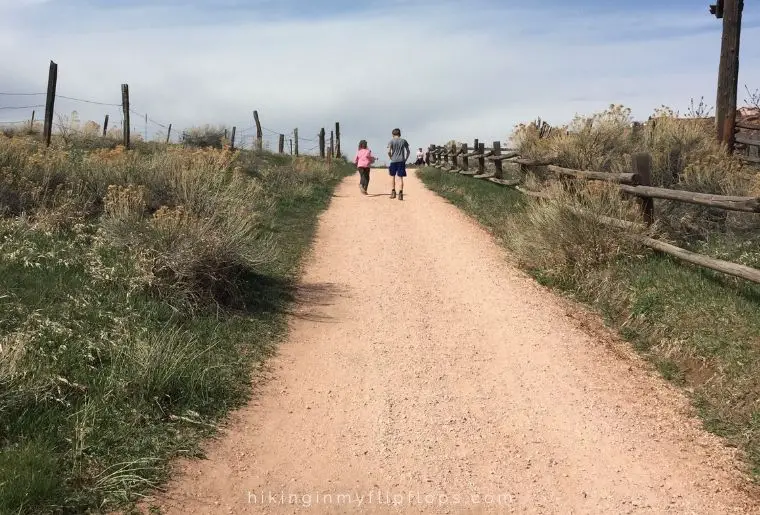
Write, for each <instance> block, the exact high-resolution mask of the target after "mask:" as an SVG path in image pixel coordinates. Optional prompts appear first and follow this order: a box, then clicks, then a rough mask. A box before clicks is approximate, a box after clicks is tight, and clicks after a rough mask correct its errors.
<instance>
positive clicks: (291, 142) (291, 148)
mask: <svg viewBox="0 0 760 515" xmlns="http://www.w3.org/2000/svg"><path fill="white" fill-rule="evenodd" d="M288 141H290V155H291V156H292V155H293V140H292V139H289V140H288Z"/></svg>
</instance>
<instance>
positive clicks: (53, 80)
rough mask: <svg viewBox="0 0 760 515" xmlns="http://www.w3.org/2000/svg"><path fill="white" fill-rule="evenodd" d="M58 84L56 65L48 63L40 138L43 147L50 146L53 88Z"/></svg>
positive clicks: (53, 107) (53, 106)
mask: <svg viewBox="0 0 760 515" xmlns="http://www.w3.org/2000/svg"><path fill="white" fill-rule="evenodd" d="M57 84H58V65H57V64H56V63H54V62H53V61H50V69H49V70H48V87H47V99H46V101H45V125H44V127H43V134H42V137H43V138H44V140H45V146H48V147H49V146H50V140H51V138H52V135H53V113H54V109H55V88H56V85H57Z"/></svg>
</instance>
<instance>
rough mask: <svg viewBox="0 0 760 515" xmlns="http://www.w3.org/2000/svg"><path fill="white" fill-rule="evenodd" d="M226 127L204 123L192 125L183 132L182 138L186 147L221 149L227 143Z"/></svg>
mask: <svg viewBox="0 0 760 515" xmlns="http://www.w3.org/2000/svg"><path fill="white" fill-rule="evenodd" d="M226 134H227V128H226V127H215V126H212V125H206V126H204V127H193V128H190V129H188V130H187V131H186V132H184V133H183V137H182V140H183V142H184V144H185V145H187V146H188V147H196V148H208V147H211V148H217V149H221V148H223V147H224V145H227V144H228V140H227V136H226Z"/></svg>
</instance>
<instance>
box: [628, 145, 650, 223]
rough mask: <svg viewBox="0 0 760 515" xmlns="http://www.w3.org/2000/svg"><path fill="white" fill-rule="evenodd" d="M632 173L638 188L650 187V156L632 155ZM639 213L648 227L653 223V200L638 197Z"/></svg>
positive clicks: (644, 153) (645, 154)
mask: <svg viewBox="0 0 760 515" xmlns="http://www.w3.org/2000/svg"><path fill="white" fill-rule="evenodd" d="M632 164H633V170H632V171H633V173H634V174H635V180H636V182H637V184H639V185H640V186H651V185H652V156H651V155H650V154H648V153H647V152H639V153H637V154H634V156H633V159H632ZM639 205H640V206H641V213H642V215H643V216H644V222H645V223H646V224H647V225H650V224H651V223H652V222H654V199H653V198H651V197H639Z"/></svg>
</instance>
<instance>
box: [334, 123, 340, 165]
mask: <svg viewBox="0 0 760 515" xmlns="http://www.w3.org/2000/svg"><path fill="white" fill-rule="evenodd" d="M335 157H338V158H339V157H341V154H340V122H335Z"/></svg>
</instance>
